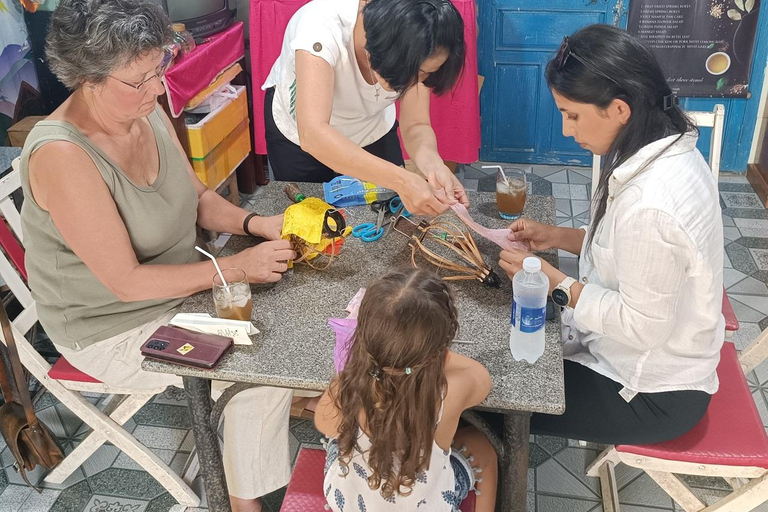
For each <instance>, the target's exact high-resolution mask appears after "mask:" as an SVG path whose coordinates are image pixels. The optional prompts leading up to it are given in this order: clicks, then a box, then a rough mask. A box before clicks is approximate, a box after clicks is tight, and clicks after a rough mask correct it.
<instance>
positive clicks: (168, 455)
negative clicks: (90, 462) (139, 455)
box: [103, 448, 176, 471]
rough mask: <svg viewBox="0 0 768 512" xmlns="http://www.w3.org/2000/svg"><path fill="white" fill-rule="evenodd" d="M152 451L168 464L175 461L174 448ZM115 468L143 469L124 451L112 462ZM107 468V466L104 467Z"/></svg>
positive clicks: (154, 449)
mask: <svg viewBox="0 0 768 512" xmlns="http://www.w3.org/2000/svg"><path fill="white" fill-rule="evenodd" d="M152 453H154V454H155V455H157V456H158V457H159V458H160V460H162V461H163V462H165V463H166V464H170V463H171V461H173V457H174V456H175V455H176V452H175V451H173V450H161V449H159V448H153V449H152ZM110 466H111V467H113V468H120V469H133V470H137V471H142V468H141V466H139V465H138V464H137V463H136V462H135V461H134V460H133V459H132V458H130V457H129V456H128V455H126V454H125V453H123V452H120V454H119V455H118V456H117V457H115V459H114V460H113V462H112V464H110ZM107 467H109V466H107ZM103 469H106V468H103Z"/></svg>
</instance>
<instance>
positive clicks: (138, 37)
mask: <svg viewBox="0 0 768 512" xmlns="http://www.w3.org/2000/svg"><path fill="white" fill-rule="evenodd" d="M172 40H173V30H172V29H171V24H170V21H169V20H168V16H167V15H166V14H165V12H163V10H162V9H161V8H160V7H158V6H157V5H154V4H152V3H149V2H148V1H146V0H62V1H61V3H60V4H59V6H58V7H57V8H56V10H55V11H54V13H53V18H52V19H51V26H50V29H49V30H48V37H47V38H46V44H45V54H46V56H47V57H48V61H49V64H50V67H51V70H52V71H53V72H54V73H55V74H56V76H57V77H58V78H59V80H61V82H62V83H63V84H64V85H66V86H67V87H68V88H70V89H73V90H74V89H77V88H78V87H80V86H81V85H83V84H84V83H86V82H90V83H93V84H100V83H103V82H104V81H105V80H106V79H107V76H108V75H109V74H110V73H112V72H113V71H114V70H115V69H118V68H120V67H122V66H125V65H127V64H129V63H130V62H132V61H133V60H135V59H136V58H138V57H140V56H141V55H142V54H144V53H145V52H147V51H150V50H154V49H160V48H162V47H163V46H164V45H166V44H169V43H170V42H171V41H172Z"/></svg>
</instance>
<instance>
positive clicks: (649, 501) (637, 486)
mask: <svg viewBox="0 0 768 512" xmlns="http://www.w3.org/2000/svg"><path fill="white" fill-rule="evenodd" d="M619 501H620V502H621V503H622V504H624V503H626V504H627V505H638V506H641V507H642V506H649V507H658V508H664V509H667V510H671V509H672V498H670V497H669V496H668V495H667V493H665V492H664V491H663V490H662V489H661V488H660V487H659V486H658V484H657V483H656V482H654V481H653V480H652V479H651V477H649V476H648V475H646V474H645V473H642V474H641V475H640V476H639V477H637V478H636V479H635V480H633V481H632V482H631V483H629V484H628V485H627V486H626V487H624V488H623V489H620V490H619Z"/></svg>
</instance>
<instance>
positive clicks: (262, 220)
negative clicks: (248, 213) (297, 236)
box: [248, 214, 283, 240]
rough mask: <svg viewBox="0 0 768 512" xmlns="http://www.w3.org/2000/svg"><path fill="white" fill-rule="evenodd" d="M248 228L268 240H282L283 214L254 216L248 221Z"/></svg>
mask: <svg viewBox="0 0 768 512" xmlns="http://www.w3.org/2000/svg"><path fill="white" fill-rule="evenodd" d="M248 229H249V230H250V231H251V233H253V234H254V235H259V236H262V237H264V238H266V239H267V240H280V235H281V234H282V232H283V215H282V214H280V215H272V216H271V217H259V216H257V217H253V218H252V219H251V220H250V222H249V223H248Z"/></svg>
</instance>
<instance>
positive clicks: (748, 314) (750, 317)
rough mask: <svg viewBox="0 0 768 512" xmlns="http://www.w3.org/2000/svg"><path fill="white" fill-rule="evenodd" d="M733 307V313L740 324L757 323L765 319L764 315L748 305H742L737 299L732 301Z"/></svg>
mask: <svg viewBox="0 0 768 512" xmlns="http://www.w3.org/2000/svg"><path fill="white" fill-rule="evenodd" d="M731 306H733V311H734V313H736V318H737V319H738V320H739V322H754V323H757V322H759V321H760V320H762V319H763V318H764V317H765V315H764V314H763V313H761V312H759V311H756V310H754V309H752V308H751V307H749V306H747V305H746V304H742V303H741V302H739V301H738V300H736V299H731Z"/></svg>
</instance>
